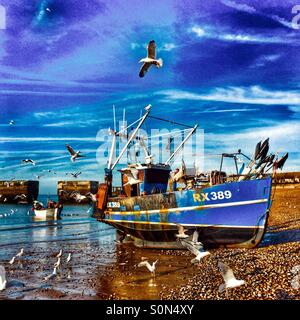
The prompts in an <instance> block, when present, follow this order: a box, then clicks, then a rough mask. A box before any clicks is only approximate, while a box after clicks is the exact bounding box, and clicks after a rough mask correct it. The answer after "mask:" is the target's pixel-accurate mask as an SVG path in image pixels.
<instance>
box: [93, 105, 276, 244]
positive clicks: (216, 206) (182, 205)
mask: <svg viewBox="0 0 300 320" xmlns="http://www.w3.org/2000/svg"><path fill="white" fill-rule="evenodd" d="M149 113H150V107H147V108H146V112H145V113H144V115H143V116H142V117H141V118H140V121H139V123H138V125H137V127H136V128H135V130H134V131H133V132H132V134H131V136H130V138H129V139H128V141H127V143H126V144H125V146H124V148H123V149H122V150H121V152H120V153H119V156H118V157H117V159H116V160H115V161H113V155H114V153H115V146H116V139H117V137H118V136H120V135H121V132H116V130H114V131H113V134H114V135H113V141H112V146H111V150H110V155H109V160H108V165H107V168H106V169H105V182H104V183H101V184H100V185H99V189H98V193H97V203H96V208H95V217H96V218H97V219H98V220H99V221H101V222H104V223H106V224H109V225H111V226H113V227H114V228H116V229H117V231H118V234H119V235H123V238H124V236H126V235H128V236H130V237H131V239H132V240H133V241H134V243H135V244H136V245H137V246H141V247H151V248H178V247H180V241H177V240H176V234H177V233H178V226H183V227H184V228H185V229H186V230H187V231H186V234H187V235H188V236H189V237H190V238H192V235H193V233H194V231H195V230H196V231H197V232H198V234H199V241H201V242H202V243H203V244H204V246H206V247H229V248H253V247H255V246H257V245H258V244H259V243H260V241H261V240H262V238H263V236H264V232H265V230H266V225H267V220H268V215H269V211H270V207H271V189H272V177H271V176H270V175H266V174H265V171H264V170H266V168H271V167H272V163H273V161H274V157H273V156H272V157H271V156H268V155H267V153H268V149H269V145H268V144H269V140H268V139H267V140H266V141H264V142H263V143H259V144H258V145H257V146H256V149H255V154H254V157H253V159H252V158H249V157H247V156H246V155H244V154H243V153H242V152H241V150H238V152H236V153H223V154H222V155H221V165H220V168H219V170H213V171H211V172H210V173H209V175H208V177H207V181H203V180H202V181H200V180H201V179H200V180H199V179H197V177H196V176H194V177H192V181H193V183H192V184H186V187H185V188H177V187H176V179H174V175H173V178H172V175H171V174H172V172H171V171H172V169H171V162H172V159H173V158H174V157H175V155H176V153H177V152H178V151H179V150H180V149H181V148H182V147H183V145H184V144H185V143H186V141H187V140H188V139H189V138H190V137H191V136H192V135H193V134H194V132H195V131H196V129H197V125H195V126H194V127H191V129H190V132H189V133H188V135H187V136H186V138H185V139H184V140H183V141H182V142H181V143H180V145H179V146H178V147H177V148H176V150H174V152H173V153H172V154H171V155H170V157H169V159H168V160H167V161H165V162H164V163H157V164H154V163H152V161H151V159H152V156H151V154H150V153H147V152H146V156H145V163H131V164H128V165H127V167H125V168H122V169H120V170H119V172H120V174H121V183H122V188H121V191H120V192H119V193H116V192H113V190H114V188H113V186H112V180H113V170H114V169H115V168H116V165H117V164H118V162H119V160H120V158H121V157H122V155H123V154H124V152H125V150H126V149H127V148H128V147H129V145H130V143H131V142H132V141H133V140H134V139H137V136H136V135H137V132H138V130H139V128H140V127H141V126H142V124H143V123H144V122H145V120H146V118H147V117H149ZM152 118H153V117H152ZM241 156H244V157H245V158H246V160H247V161H249V163H248V165H247V166H246V167H245V168H242V169H240V170H238V165H237V160H238V159H239V157H241ZM224 158H232V159H233V160H234V162H235V166H236V171H237V172H236V174H235V175H233V176H231V177H229V176H227V174H226V172H224V171H223V160H224ZM262 167H263V169H262ZM177 173H178V172H177ZM182 176H184V175H183V174H182V175H181V177H182Z"/></svg>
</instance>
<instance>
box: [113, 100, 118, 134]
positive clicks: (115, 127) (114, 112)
mask: <svg viewBox="0 0 300 320" xmlns="http://www.w3.org/2000/svg"><path fill="white" fill-rule="evenodd" d="M113 115H114V130H115V132H116V131H117V123H116V108H115V105H114V104H113Z"/></svg>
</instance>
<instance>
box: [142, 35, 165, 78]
mask: <svg viewBox="0 0 300 320" xmlns="http://www.w3.org/2000/svg"><path fill="white" fill-rule="evenodd" d="M139 62H140V63H142V62H143V65H142V67H141V69H140V73H139V77H140V78H143V77H144V76H145V74H146V72H147V71H148V69H149V68H150V67H151V65H155V66H156V67H157V68H161V67H162V65H163V61H162V59H156V45H155V41H154V40H151V41H150V42H149V44H148V47H147V57H146V58H143V59H141V60H140V61H139Z"/></svg>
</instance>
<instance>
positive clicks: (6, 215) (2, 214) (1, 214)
mask: <svg viewBox="0 0 300 320" xmlns="http://www.w3.org/2000/svg"><path fill="white" fill-rule="evenodd" d="M17 211H18V209H10V213H0V218H6V217H10V216H13V215H14V214H15V213H16V212H17Z"/></svg>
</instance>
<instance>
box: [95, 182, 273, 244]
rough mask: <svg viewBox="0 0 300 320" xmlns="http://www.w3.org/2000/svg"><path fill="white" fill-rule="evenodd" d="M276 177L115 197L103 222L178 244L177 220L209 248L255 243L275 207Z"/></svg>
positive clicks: (142, 237) (139, 235)
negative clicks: (272, 194)
mask: <svg viewBox="0 0 300 320" xmlns="http://www.w3.org/2000/svg"><path fill="white" fill-rule="evenodd" d="M271 186H272V179H271V178H266V179H256V180H247V181H240V182H230V183H224V184H220V185H215V186H212V187H206V188H203V189H195V190H183V191H175V192H173V193H164V194H153V195H146V196H139V197H130V198H122V197H118V198H109V199H108V204H107V209H106V210H105V211H104V212H103V213H101V215H100V220H101V221H103V222H105V223H108V224H110V225H112V226H114V227H115V228H116V229H118V230H120V231H122V232H124V233H126V234H130V235H131V236H132V237H134V238H137V239H140V240H141V241H146V242H151V243H153V244H155V243H161V242H162V243H166V242H174V241H175V240H176V236H175V235H176V233H177V224H180V225H183V226H184V227H185V228H186V229H188V232H187V234H189V235H192V233H193V231H194V230H197V231H198V232H199V240H200V241H201V242H203V243H204V245H206V246H207V247H209V246H214V247H219V246H225V247H255V246H256V245H257V244H258V243H259V242H260V241H261V239H262V237H263V234H264V231H265V227H266V223H267V218H268V213H269V209H270V205H271V202H270V196H271Z"/></svg>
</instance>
